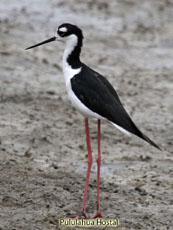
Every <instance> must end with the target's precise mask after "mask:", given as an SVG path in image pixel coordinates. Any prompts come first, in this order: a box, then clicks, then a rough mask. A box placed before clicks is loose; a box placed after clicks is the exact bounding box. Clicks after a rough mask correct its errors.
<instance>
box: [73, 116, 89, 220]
mask: <svg viewBox="0 0 173 230" xmlns="http://www.w3.org/2000/svg"><path fill="white" fill-rule="evenodd" d="M85 130H86V142H87V148H88V169H87V174H86V182H85V189H84V197H83V204H82V213H81V215H79V216H77V217H76V218H80V217H81V216H83V217H85V218H87V216H86V199H87V192H88V184H89V178H90V172H91V166H92V162H93V157H92V150H91V144H90V133H89V125H88V118H86V119H85Z"/></svg>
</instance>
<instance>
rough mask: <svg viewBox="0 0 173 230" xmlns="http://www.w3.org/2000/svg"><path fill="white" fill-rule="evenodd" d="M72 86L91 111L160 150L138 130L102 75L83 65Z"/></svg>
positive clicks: (72, 81)
mask: <svg viewBox="0 0 173 230" xmlns="http://www.w3.org/2000/svg"><path fill="white" fill-rule="evenodd" d="M71 85H72V90H73V92H74V93H75V95H76V96H77V97H78V98H79V100H80V101H81V102H82V103H83V104H84V105H85V106H87V107H88V108H89V109H90V110H92V111H93V112H95V113H97V114H99V115H101V116H102V117H104V118H106V119H108V120H109V121H111V122H113V123H115V124H117V125H119V126H120V127H122V128H123V129H125V130H127V131H129V132H130V133H133V134H135V135H137V136H138V137H140V138H142V139H143V140H145V141H147V142H149V143H150V144H151V145H153V146H154V147H156V148H158V149H160V148H159V147H158V146H157V145H156V144H155V143H154V142H153V141H151V140H150V139H149V138H148V137H146V136H145V135H144V134H143V133H142V132H141V131H140V130H139V129H138V128H137V126H136V125H135V124H134V122H133V121H132V120H131V118H130V117H129V115H128V113H127V112H126V110H125V109H124V107H123V106H122V104H121V101H120V99H119V97H118V95H117V93H116V91H115V90H114V88H113V87H112V85H111V84H110V83H109V82H108V80H107V79H106V78H104V77H103V76H102V75H100V74H99V73H97V72H95V71H94V70H92V69H90V68H89V67H87V66H86V65H84V64H83V66H82V70H81V72H80V73H79V74H78V75H75V76H74V77H73V78H72V79H71Z"/></svg>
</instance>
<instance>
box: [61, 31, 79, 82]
mask: <svg viewBox="0 0 173 230" xmlns="http://www.w3.org/2000/svg"><path fill="white" fill-rule="evenodd" d="M77 46H78V38H77V36H76V35H74V34H72V35H70V36H69V37H67V41H66V46H65V50H64V54H63V60H62V67H63V74H64V77H65V80H66V82H67V81H69V80H70V79H71V78H72V77H73V76H74V75H76V74H78V73H79V72H80V69H81V67H78V68H74V67H73V63H70V61H69V57H70V56H74V57H72V58H73V61H74V63H75V61H76V63H78V62H80V61H79V55H80V52H79V54H78V53H77V55H78V56H77V57H76V54H75V49H77V48H78V47H77ZM79 51H80V50H79ZM73 53H74V54H73ZM75 59H76V60H75Z"/></svg>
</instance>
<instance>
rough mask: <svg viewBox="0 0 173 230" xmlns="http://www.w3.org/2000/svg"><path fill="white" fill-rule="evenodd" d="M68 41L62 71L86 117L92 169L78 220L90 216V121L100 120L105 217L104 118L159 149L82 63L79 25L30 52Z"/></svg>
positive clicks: (75, 103)
mask: <svg viewBox="0 0 173 230" xmlns="http://www.w3.org/2000/svg"><path fill="white" fill-rule="evenodd" d="M53 41H65V43H66V46H65V50H64V54H63V60H62V68H63V73H64V78H65V84H66V88H67V93H68V96H69V98H70V100H71V102H72V104H73V106H74V107H75V108H76V109H77V110H79V111H80V112H81V113H82V114H83V115H84V117H85V130H86V142H87V148H88V169H87V174H86V182H85V188H84V197H83V205H82V212H81V214H80V215H79V216H77V218H80V217H84V218H87V215H86V199H87V191H88V183H89V177H90V171H91V165H92V161H93V158H92V150H91V144H90V134H89V125H88V118H89V117H95V118H97V119H98V157H97V213H96V215H95V216H94V217H93V218H102V217H103V216H102V214H101V210H100V188H99V186H100V165H101V152H100V127H101V119H103V120H107V121H109V122H110V123H111V124H112V125H113V126H115V127H116V128H117V129H119V130H120V131H122V132H123V133H125V134H127V135H130V134H134V135H136V136H138V137H140V138H141V139H143V140H144V141H146V142H148V143H149V144H151V145H152V146H154V147H156V148H158V149H160V148H159V146H158V145H156V144H155V143H154V142H153V141H152V140H150V139H149V138H148V137H147V136H145V135H144V134H143V133H142V132H141V131H140V130H139V129H138V128H137V126H136V125H135V124H134V122H133V121H132V120H131V118H130V116H129V115H128V113H127V112H126V110H125V109H124V107H123V106H122V103H121V101H120V99H119V97H118V95H117V93H116V91H115V89H114V88H113V87H112V85H111V84H110V83H109V81H108V80H107V79H106V78H105V77H103V76H102V75H100V74H99V73H98V72H96V71H94V70H93V69H91V68H90V67H88V66H87V65H85V64H84V63H82V62H81V61H80V53H81V48H82V43H83V34H82V30H81V29H80V28H79V27H77V26H76V25H72V24H69V23H64V24H62V25H60V26H59V27H58V30H57V33H56V35H55V36H54V37H52V38H50V39H48V40H45V41H43V42H40V43H38V44H36V45H33V46H30V47H28V48H26V49H27V50H28V49H31V48H35V47H37V46H40V45H43V44H46V43H49V42H53Z"/></svg>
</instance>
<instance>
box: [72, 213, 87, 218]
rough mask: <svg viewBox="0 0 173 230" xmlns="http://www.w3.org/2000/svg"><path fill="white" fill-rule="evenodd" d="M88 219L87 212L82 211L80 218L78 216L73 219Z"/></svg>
mask: <svg viewBox="0 0 173 230" xmlns="http://www.w3.org/2000/svg"><path fill="white" fill-rule="evenodd" d="M82 218H84V219H88V217H87V215H86V212H84V211H82V212H81V214H79V215H78V216H76V217H75V218H73V219H82Z"/></svg>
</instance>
